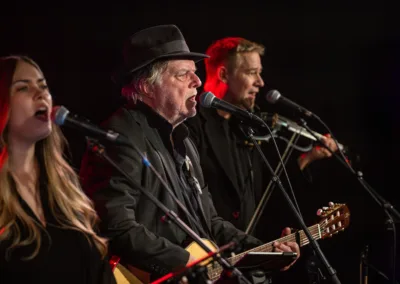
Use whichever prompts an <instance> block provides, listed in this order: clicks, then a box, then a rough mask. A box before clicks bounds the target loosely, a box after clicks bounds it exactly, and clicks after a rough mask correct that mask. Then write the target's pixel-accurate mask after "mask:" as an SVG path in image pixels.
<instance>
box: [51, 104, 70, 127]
mask: <svg viewBox="0 0 400 284" xmlns="http://www.w3.org/2000/svg"><path fill="white" fill-rule="evenodd" d="M68 113H69V110H67V109H66V108H65V107H63V106H55V107H53V109H52V111H51V120H52V121H53V122H54V123H55V124H57V125H63V124H64V122H65V119H66V118H67V115H68Z"/></svg>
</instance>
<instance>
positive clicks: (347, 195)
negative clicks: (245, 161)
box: [0, 1, 400, 283]
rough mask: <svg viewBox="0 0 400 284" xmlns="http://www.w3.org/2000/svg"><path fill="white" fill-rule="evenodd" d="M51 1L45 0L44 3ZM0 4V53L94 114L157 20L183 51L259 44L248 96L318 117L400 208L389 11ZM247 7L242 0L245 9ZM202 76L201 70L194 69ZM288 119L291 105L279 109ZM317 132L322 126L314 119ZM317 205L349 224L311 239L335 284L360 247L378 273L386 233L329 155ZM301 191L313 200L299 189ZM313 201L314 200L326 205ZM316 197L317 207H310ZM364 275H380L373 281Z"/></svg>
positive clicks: (80, 146)
mask: <svg viewBox="0 0 400 284" xmlns="http://www.w3.org/2000/svg"><path fill="white" fill-rule="evenodd" d="M49 3H50V2H49ZM54 5H55V4H48V5H46V6H43V7H39V6H38V5H37V4H36V3H33V4H31V5H28V6H24V5H23V4H22V3H20V4H19V6H18V7H8V6H6V5H4V6H3V7H2V12H1V14H2V15H1V25H0V39H1V43H0V55H8V54H13V53H23V54H27V55H29V56H31V57H32V58H33V59H34V60H36V61H37V62H38V63H39V65H40V66H41V67H42V69H43V71H44V73H45V75H46V77H47V79H48V83H49V85H50V88H51V91H52V94H53V96H54V100H55V104H59V105H65V106H66V107H67V108H68V109H69V110H70V111H71V112H75V113H78V114H80V115H82V116H84V117H87V118H89V119H91V120H92V121H93V122H100V121H101V120H102V119H104V118H105V117H107V116H108V115H109V114H110V113H111V112H112V111H113V110H114V109H115V108H116V107H117V106H118V104H119V99H118V90H116V89H115V88H114V87H113V85H112V83H111V81H110V73H111V70H112V69H113V68H114V67H115V66H116V65H117V64H118V63H119V62H120V49H121V45H122V42H123V40H124V39H125V38H126V37H127V36H129V35H130V34H132V33H134V32H136V31H138V30H140V29H142V28H145V27H148V26H151V25H157V24H169V23H173V24H176V25H178V26H179V28H180V29H181V30H182V32H183V34H184V36H185V38H186V40H187V42H188V44H189V47H190V48H191V50H193V51H199V52H204V51H205V49H206V48H207V46H208V45H209V44H210V43H211V42H212V41H213V40H215V39H218V38H221V37H225V36H241V37H245V38H248V39H250V40H254V41H257V42H260V43H263V44H264V45H265V46H266V55H265V56H264V57H263V64H264V72H263V78H264V80H265V82H266V86H265V88H264V90H263V91H262V92H261V94H260V95H259V97H258V103H259V105H260V106H261V107H262V108H268V110H269V111H273V112H275V111H279V112H281V113H282V114H286V113H287V112H288V111H287V110H286V109H281V108H280V107H279V106H271V105H268V106H267V104H266V103H265V101H264V99H263V94H265V93H266V91H267V90H269V89H278V90H279V91H280V92H281V93H282V94H283V95H284V96H287V97H289V98H291V99H292V100H294V101H296V102H298V103H299V104H301V105H303V106H305V107H306V108H308V109H310V110H312V111H313V112H315V113H316V114H318V115H319V116H320V117H321V118H322V119H323V120H324V122H325V123H326V124H327V125H328V126H329V127H330V128H331V130H332V131H333V133H334V134H335V135H336V137H337V138H338V140H339V141H340V142H341V143H343V144H345V145H349V146H350V147H351V149H352V150H353V152H352V153H353V154H354V155H353V156H354V157H355V158H354V161H356V162H357V163H356V164H357V165H358V166H359V168H360V169H361V170H362V171H363V172H364V175H365V178H366V180H367V181H369V182H370V184H371V185H372V186H374V187H375V188H376V189H377V190H378V191H379V192H380V193H381V194H382V195H383V196H385V197H386V198H387V199H388V200H390V201H391V202H392V203H393V204H394V205H395V206H397V207H398V208H400V204H399V203H400V202H399V199H397V198H396V191H397V189H398V184H397V173H398V171H397V169H398V166H397V161H398V159H399V157H400V155H399V149H398V147H397V143H395V141H397V139H398V136H399V134H398V132H397V131H396V130H397V129H396V128H395V125H396V124H397V122H398V121H399V114H398V112H397V108H398V107H399V105H400V99H399V97H398V95H399V89H400V88H399V86H400V83H399V82H398V80H397V78H398V76H399V75H400V32H399V28H398V27H399V26H400V25H398V23H397V21H396V16H395V15H392V13H390V12H389V11H390V10H394V7H388V6H386V5H384V4H383V3H381V4H379V5H378V4H375V5H374V6H367V5H366V4H365V3H364V4H363V5H362V6H361V5H358V6H357V5H356V4H352V7H351V6H350V5H349V4H347V5H342V6H341V7H338V6H330V5H328V4H326V5H325V6H324V7H322V6H318V7H314V6H312V5H311V4H299V3H297V4H296V5H293V4H291V5H285V4H280V5H279V6H274V7H272V6H268V5H260V4H259V3H257V2H251V1H248V2H246V3H243V2H241V3H240V4H238V6H235V4H233V3H232V2H231V3H225V4H222V3H221V5H222V6H224V5H226V6H225V7H226V10H223V9H222V8H217V7H215V3H208V4H207V3H206V2H193V3H186V4H183V3H177V2H174V4H172V3H168V2H166V1H165V2H161V1H160V3H158V2H148V3H140V4H138V3H130V4H129V5H127V4H124V5H122V4H117V3H110V2H108V3H104V4H99V3H96V4H93V5H91V6H89V5H87V7H82V6H72V3H61V4H57V5H59V6H58V7H56V6H54ZM246 5H248V6H246ZM198 70H199V72H198V74H199V76H200V78H201V79H202V80H203V81H204V67H203V65H202V64H201V63H200V64H199V65H198ZM287 114H288V115H290V113H287ZM311 126H313V127H314V128H315V130H316V131H320V132H321V133H325V130H324V129H323V128H322V127H321V126H320V125H318V124H311ZM65 134H66V136H67V138H68V140H69V143H70V147H71V150H72V161H71V162H72V163H73V165H74V166H75V167H76V168H77V169H78V168H79V163H80V156H81V154H82V151H83V150H84V147H85V145H84V142H83V138H82V136H81V135H80V134H78V133H76V132H73V131H71V130H68V129H65ZM318 176H319V179H320V181H321V188H320V191H321V192H322V194H323V195H324V196H325V197H326V199H325V201H326V202H327V201H329V200H332V199H333V198H337V200H334V201H338V202H346V203H348V204H351V208H350V210H351V213H352V216H354V218H352V223H351V226H350V228H349V229H348V230H346V231H345V232H343V233H341V234H340V235H338V236H337V237H335V238H333V239H331V240H326V241H323V242H322V243H321V245H322V247H323V249H324V251H325V250H326V256H327V258H328V260H329V261H330V262H331V264H332V266H333V267H334V268H336V269H337V270H338V273H339V278H340V279H341V280H342V283H355V281H357V280H358V269H359V267H358V257H359V254H360V249H361V248H362V246H363V245H364V244H370V245H371V256H370V261H371V262H372V263H373V264H374V265H376V266H377V267H379V268H380V269H382V271H383V272H385V273H389V270H388V265H389V260H390V253H389V250H390V242H389V241H390V238H389V237H388V236H389V234H388V233H387V232H386V231H385V224H384V221H385V219H384V216H383V214H382V211H381V210H380V209H379V208H378V207H377V206H376V204H374V203H373V201H372V199H371V197H370V196H368V194H367V193H366V192H365V191H364V190H363V188H362V187H361V186H360V185H359V184H358V183H357V182H356V180H355V179H354V177H351V176H350V175H349V174H348V173H347V172H346V171H345V169H344V168H343V167H342V166H341V165H340V164H339V163H338V162H336V161H334V160H331V161H325V162H323V163H322V166H321V167H320V168H319V172H318ZM310 199H312V196H310ZM325 201H324V202H325ZM321 205H322V204H321ZM370 275H371V277H374V279H376V281H377V282H376V283H380V282H381V281H382V280H381V279H382V278H380V277H376V276H373V275H375V274H374V272H370Z"/></svg>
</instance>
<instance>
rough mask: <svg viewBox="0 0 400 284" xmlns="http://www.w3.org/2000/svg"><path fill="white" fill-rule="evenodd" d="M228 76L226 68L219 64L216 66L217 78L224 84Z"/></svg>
mask: <svg viewBox="0 0 400 284" xmlns="http://www.w3.org/2000/svg"><path fill="white" fill-rule="evenodd" d="M228 77H229V75H228V69H227V68H226V67H225V66H224V65H221V66H219V67H218V79H219V80H221V81H222V82H223V83H225V84H226V83H227V82H228Z"/></svg>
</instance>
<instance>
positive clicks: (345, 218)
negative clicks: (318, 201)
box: [317, 202, 350, 239]
mask: <svg viewBox="0 0 400 284" xmlns="http://www.w3.org/2000/svg"><path fill="white" fill-rule="evenodd" d="M317 215H318V216H319V217H320V218H322V220H321V221H320V222H319V225H320V228H321V239H324V238H327V237H332V236H333V235H334V234H337V233H339V232H340V231H343V230H344V229H346V228H347V227H348V226H349V223H350V211H349V208H348V207H347V205H346V204H341V203H333V202H329V207H323V208H322V209H318V211H317Z"/></svg>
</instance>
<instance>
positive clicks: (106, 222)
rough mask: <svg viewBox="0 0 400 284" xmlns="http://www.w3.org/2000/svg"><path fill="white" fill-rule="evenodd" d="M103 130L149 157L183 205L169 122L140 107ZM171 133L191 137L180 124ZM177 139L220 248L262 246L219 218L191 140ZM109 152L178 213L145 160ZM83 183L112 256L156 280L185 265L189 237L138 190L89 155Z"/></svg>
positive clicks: (122, 112)
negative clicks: (236, 243)
mask: <svg viewBox="0 0 400 284" xmlns="http://www.w3.org/2000/svg"><path fill="white" fill-rule="evenodd" d="M103 127H105V128H106V129H112V130H114V131H116V132H118V133H120V134H122V135H124V136H126V137H127V138H128V139H129V141H131V142H132V144H133V145H135V146H136V147H137V148H138V149H139V150H140V151H141V152H142V153H145V155H146V157H147V159H148V160H149V162H150V163H151V164H152V166H153V167H154V168H155V169H156V171H157V172H158V173H160V175H161V176H162V178H163V179H164V180H165V181H166V182H167V183H168V185H169V187H170V188H171V189H172V190H173V191H174V193H175V195H176V197H177V198H178V199H179V200H180V201H181V202H184V200H183V197H182V192H183V189H182V188H181V185H180V183H179V180H178V179H179V177H178V174H177V170H176V164H175V160H174V158H173V156H172V154H171V152H170V150H171V149H170V148H171V147H172V146H171V143H170V142H168V141H166V140H169V139H165V138H164V139H163V133H164V134H165V133H166V132H168V131H169V133H172V127H171V125H170V124H169V123H168V122H167V121H165V120H164V119H163V118H162V117H161V116H159V115H158V114H156V113H155V112H154V111H153V110H152V109H151V108H149V107H148V106H147V105H145V104H143V103H138V104H137V105H136V107H122V108H120V109H119V110H118V111H117V112H116V113H114V114H113V115H112V116H111V117H110V118H109V119H108V120H107V121H106V122H105V123H104V124H103ZM173 132H174V134H176V135H175V136H178V132H179V133H185V132H186V133H187V128H186V126H185V125H183V124H181V125H179V126H178V127H176V128H175V129H174V130H173ZM179 139H181V140H182V142H183V143H184V145H185V146H186V152H187V156H188V157H189V158H190V159H191V161H192V163H193V168H194V172H195V176H196V177H197V179H198V181H199V183H200V185H201V189H202V194H201V196H200V198H201V202H202V208H203V212H204V219H205V220H206V223H207V226H208V229H209V230H210V231H211V232H212V237H213V238H214V239H215V240H216V242H217V244H218V245H223V244H226V243H228V242H229V241H231V240H233V239H235V240H237V241H242V244H243V245H244V248H245V249H248V248H251V247H254V246H257V245H260V244H261V242H260V241H259V240H257V239H255V238H253V237H251V236H247V235H245V234H244V233H243V232H241V231H239V230H237V229H236V228H235V227H234V226H233V225H232V224H230V223H229V222H227V221H224V220H223V219H222V218H220V217H219V216H218V215H217V213H216V210H215V208H214V205H213V202H212V199H211V196H210V194H209V192H208V187H207V184H206V183H205V181H204V179H203V174H202V170H201V167H200V164H199V158H198V153H197V152H196V150H195V147H194V145H193V147H191V144H190V143H192V142H191V141H190V139H189V138H188V137H187V135H186V137H185V135H183V136H182V135H181V137H180V138H177V140H179ZM174 142H175V143H178V142H179V141H178V142H177V141H174ZM105 146H106V147H105V149H106V152H107V153H108V155H109V156H110V157H111V158H112V159H113V160H114V161H115V162H116V164H117V165H118V166H119V167H121V168H122V169H123V170H124V171H126V172H127V173H128V174H129V176H131V177H132V178H133V180H134V181H135V182H136V183H140V185H141V186H143V187H144V188H145V189H146V190H148V191H149V192H150V193H151V194H152V195H153V196H155V197H156V198H157V199H158V200H160V201H161V202H162V203H163V204H164V205H165V206H166V207H167V208H169V209H171V210H173V211H174V212H179V210H178V207H177V205H176V203H175V202H174V200H173V199H172V198H171V196H170V195H169V193H168V192H167V191H166V190H165V188H164V187H163V185H162V184H161V183H160V180H159V179H158V178H157V177H156V175H155V174H154V173H153V172H152V171H151V169H149V168H148V167H146V166H144V165H143V162H142V159H141V157H140V156H139V154H138V153H137V152H136V151H135V150H134V148H133V147H132V146H116V145H105ZM188 146H189V147H188ZM81 177H82V183H83V186H84V188H85V190H86V192H87V193H88V194H89V195H90V196H91V197H92V198H93V200H94V202H95V205H96V208H97V210H98V212H99V215H100V218H101V220H102V228H101V229H102V232H103V233H104V235H105V236H106V237H108V238H110V250H111V253H112V254H116V255H118V256H120V257H121V258H122V259H124V261H125V262H128V263H129V264H131V265H134V266H136V267H139V268H141V269H143V270H146V271H148V272H150V273H154V274H165V273H167V272H169V271H171V270H173V269H175V268H177V267H180V266H184V265H185V264H186V263H187V261H188V259H189V253H188V252H187V251H185V250H184V249H183V248H182V247H183V243H184V242H185V240H186V239H187V236H186V234H185V233H184V232H182V231H181V230H180V229H179V228H178V227H177V226H176V225H175V224H169V223H167V222H164V221H163V220H162V219H163V218H162V217H163V216H164V213H163V212H162V211H161V210H159V209H158V208H157V207H156V205H155V204H154V203H153V202H152V201H150V200H149V199H148V198H147V197H145V196H144V195H143V194H142V193H141V191H140V189H139V188H138V187H137V186H134V185H131V184H130V183H129V181H128V180H127V179H126V178H125V177H123V176H121V174H119V173H118V172H117V171H115V170H113V169H112V168H111V167H110V166H109V165H108V164H107V163H106V162H104V160H102V159H99V158H98V157H96V156H94V155H93V154H90V153H89V152H88V153H87V155H86V156H85V157H84V160H83V163H82V168H81ZM180 217H181V219H184V217H185V216H184V215H183V214H181V213H180Z"/></svg>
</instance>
